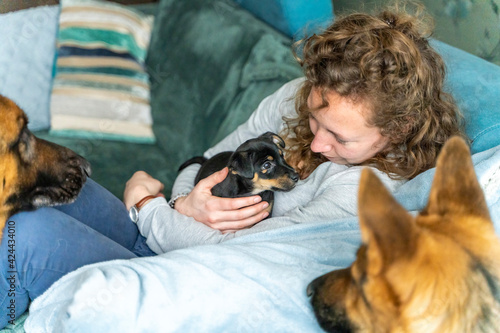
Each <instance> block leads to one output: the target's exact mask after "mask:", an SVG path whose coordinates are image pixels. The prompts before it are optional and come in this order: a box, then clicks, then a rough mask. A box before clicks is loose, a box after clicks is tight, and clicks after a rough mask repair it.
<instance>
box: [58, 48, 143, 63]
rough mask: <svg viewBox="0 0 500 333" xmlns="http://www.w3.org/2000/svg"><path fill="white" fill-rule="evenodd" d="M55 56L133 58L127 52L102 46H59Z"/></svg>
mask: <svg viewBox="0 0 500 333" xmlns="http://www.w3.org/2000/svg"><path fill="white" fill-rule="evenodd" d="M57 56H58V57H59V58H61V57H68V56H85V57H115V58H123V59H130V60H135V58H134V57H133V56H132V55H131V54H130V53H128V52H113V51H112V50H109V49H103V48H93V49H85V48H81V47H72V46H61V47H60V48H59V50H58V52H57Z"/></svg>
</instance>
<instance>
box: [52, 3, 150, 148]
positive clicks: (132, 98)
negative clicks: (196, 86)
mask: <svg viewBox="0 0 500 333" xmlns="http://www.w3.org/2000/svg"><path fill="white" fill-rule="evenodd" d="M60 3H61V14H60V18H59V23H60V24H59V31H58V34H57V62H56V71H55V77H54V83H53V87H52V96H51V130H50V133H51V134H52V135H58V136H68V137H78V138H89V139H110V140H120V141H128V142H137V143H154V142H155V136H154V134H153V129H152V121H153V120H152V116H151V107H150V86H149V76H148V74H147V72H146V68H145V67H146V66H145V59H146V55H147V49H148V46H149V39H150V35H151V30H152V25H153V16H149V15H144V14H142V13H141V12H139V11H135V10H133V9H132V8H128V7H126V6H122V5H119V4H115V3H113V2H108V1H101V0H61V2H60Z"/></svg>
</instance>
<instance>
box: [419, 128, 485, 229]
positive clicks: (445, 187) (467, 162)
mask: <svg viewBox="0 0 500 333" xmlns="http://www.w3.org/2000/svg"><path fill="white" fill-rule="evenodd" d="M422 214H438V215H441V216H444V215H448V214H454V215H474V216H480V217H483V218H484V219H487V220H490V215H489V212H488V206H487V204H486V200H485V198H484V194H483V191H482V189H481V186H480V185H479V182H478V181H477V177H476V173H475V171H474V165H473V164H472V159H471V157H470V151H469V147H468V146H467V144H466V143H465V141H464V140H463V139H462V138H459V137H453V138H451V139H450V140H448V142H447V143H446V144H445V145H444V147H443V149H442V151H441V153H440V155H439V157H438V160H437V164H436V174H435V175H434V180H433V182H432V189H431V193H430V195H429V203H428V204H427V207H426V209H425V210H424V211H423V212H422ZM451 220H453V219H451Z"/></svg>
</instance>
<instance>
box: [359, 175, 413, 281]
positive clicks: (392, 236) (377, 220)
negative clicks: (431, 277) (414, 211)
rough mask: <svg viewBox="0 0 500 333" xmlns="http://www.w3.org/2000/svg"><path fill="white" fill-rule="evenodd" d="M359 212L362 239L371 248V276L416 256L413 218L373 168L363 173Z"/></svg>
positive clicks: (368, 255)
mask: <svg viewBox="0 0 500 333" xmlns="http://www.w3.org/2000/svg"><path fill="white" fill-rule="evenodd" d="M358 212H359V224H360V227H361V236H362V240H363V243H364V244H366V245H367V259H368V274H371V275H378V274H380V273H381V272H382V271H383V270H384V268H385V267H387V266H389V265H390V264H392V263H393V262H395V261H396V260H398V259H399V258H402V257H404V256H407V255H411V254H412V253H413V251H414V247H415V243H416V236H417V235H416V234H417V229H416V226H415V224H414V221H413V217H412V216H411V215H410V214H409V213H408V212H407V211H406V210H405V209H404V208H403V207H402V206H401V205H400V204H399V203H398V202H397V201H396V200H395V199H394V198H393V197H392V195H391V194H390V193H389V191H388V190H387V189H386V188H385V186H384V184H382V182H381V181H380V180H379V179H378V177H377V176H376V175H375V174H374V173H373V172H372V171H371V170H370V169H364V170H363V172H362V174H361V180H360V187H359V202H358Z"/></svg>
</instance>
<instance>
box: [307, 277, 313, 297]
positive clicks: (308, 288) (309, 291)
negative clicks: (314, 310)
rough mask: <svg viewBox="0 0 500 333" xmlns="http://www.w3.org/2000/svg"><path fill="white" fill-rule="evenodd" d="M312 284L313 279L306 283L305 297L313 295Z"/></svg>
mask: <svg viewBox="0 0 500 333" xmlns="http://www.w3.org/2000/svg"><path fill="white" fill-rule="evenodd" d="M313 284H314V281H313V282H311V283H309V284H308V285H307V290H306V292H307V297H311V296H313V295H314V285H313Z"/></svg>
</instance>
